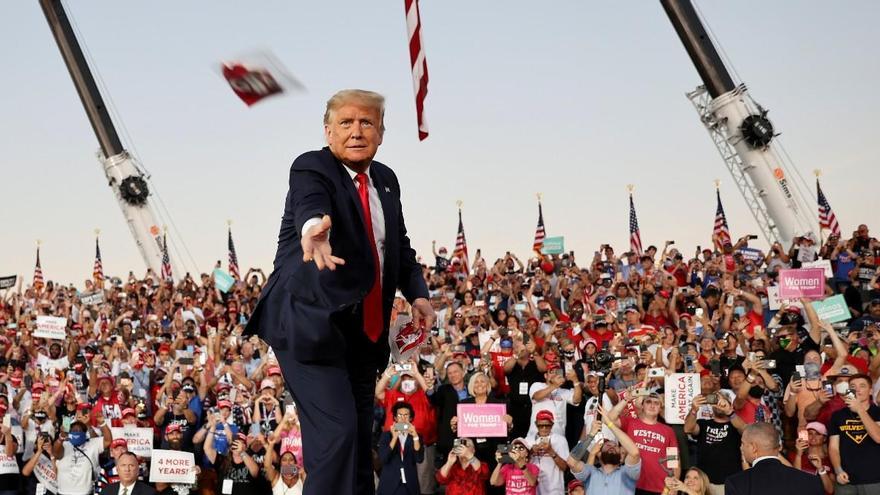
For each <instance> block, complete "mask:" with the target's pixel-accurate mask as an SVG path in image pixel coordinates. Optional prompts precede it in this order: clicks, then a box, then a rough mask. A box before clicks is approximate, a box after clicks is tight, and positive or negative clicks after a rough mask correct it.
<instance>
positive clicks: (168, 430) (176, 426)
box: [165, 423, 183, 435]
mask: <svg viewBox="0 0 880 495" xmlns="http://www.w3.org/2000/svg"><path fill="white" fill-rule="evenodd" d="M173 431H176V432H178V433H181V432H183V429H181V428H180V425H179V424H177V423H174V424H170V425H168V426H167V427H166V428H165V434H166V435H167V434H169V433H171V432H173Z"/></svg>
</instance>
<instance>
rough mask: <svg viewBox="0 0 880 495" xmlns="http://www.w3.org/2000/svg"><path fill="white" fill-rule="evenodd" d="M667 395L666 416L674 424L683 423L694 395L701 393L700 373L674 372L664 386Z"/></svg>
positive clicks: (668, 421) (667, 378)
mask: <svg viewBox="0 0 880 495" xmlns="http://www.w3.org/2000/svg"><path fill="white" fill-rule="evenodd" d="M663 390H664V391H665V393H664V395H665V396H666V409H664V416H663V417H664V418H665V419H666V422H667V423H669V424H673V425H683V424H684V419H685V417H687V414H688V411H690V410H691V403H692V402H693V400H694V397H696V396H698V395H700V374H699V373H673V374H671V375H668V376H667V377H666V381H665V383H664V386H663Z"/></svg>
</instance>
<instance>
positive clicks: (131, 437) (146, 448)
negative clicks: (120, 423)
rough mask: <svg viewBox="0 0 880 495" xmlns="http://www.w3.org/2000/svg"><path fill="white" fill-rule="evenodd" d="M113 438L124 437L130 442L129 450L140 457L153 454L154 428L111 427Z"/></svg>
mask: <svg viewBox="0 0 880 495" xmlns="http://www.w3.org/2000/svg"><path fill="white" fill-rule="evenodd" d="M110 431H111V432H112V433H113V440H116V439H117V438H124V439H125V441H126V442H128V450H129V451H130V452H131V453H133V454H135V455H136V456H138V457H150V456H151V455H152V454H153V429H152V428H125V427H123V428H110Z"/></svg>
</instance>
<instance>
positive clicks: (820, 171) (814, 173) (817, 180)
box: [813, 168, 825, 249]
mask: <svg viewBox="0 0 880 495" xmlns="http://www.w3.org/2000/svg"><path fill="white" fill-rule="evenodd" d="M813 175H815V176H816V185H817V186H818V185H819V176H820V175H822V170H821V169H818V168H817V169H813ZM817 189H818V187H817ZM816 192H817V193H818V190H817V191H816ZM824 237H825V236H824V235H822V222H819V248H820V249H821V248H822V245H823V244H825V240H824Z"/></svg>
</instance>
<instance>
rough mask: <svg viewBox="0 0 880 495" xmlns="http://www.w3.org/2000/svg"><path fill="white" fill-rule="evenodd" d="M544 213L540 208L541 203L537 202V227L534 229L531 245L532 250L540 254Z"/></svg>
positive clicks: (543, 235) (543, 234) (542, 245)
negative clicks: (533, 240)
mask: <svg viewBox="0 0 880 495" xmlns="http://www.w3.org/2000/svg"><path fill="white" fill-rule="evenodd" d="M544 237H545V232H544V211H543V209H542V208H541V202H540V201H538V226H537V227H535V242H533V243H532V250H533V251H536V252H537V253H538V254H541V248H543V247H544Z"/></svg>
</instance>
